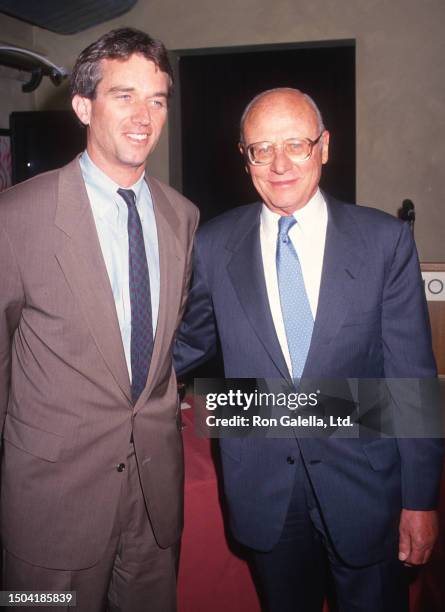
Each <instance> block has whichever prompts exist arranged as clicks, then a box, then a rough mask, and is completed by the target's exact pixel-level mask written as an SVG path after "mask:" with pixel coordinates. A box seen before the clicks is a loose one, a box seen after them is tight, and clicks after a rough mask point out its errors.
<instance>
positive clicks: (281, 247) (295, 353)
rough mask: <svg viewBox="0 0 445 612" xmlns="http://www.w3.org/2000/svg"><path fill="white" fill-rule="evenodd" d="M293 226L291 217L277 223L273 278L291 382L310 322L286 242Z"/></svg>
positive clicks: (294, 261)
mask: <svg viewBox="0 0 445 612" xmlns="http://www.w3.org/2000/svg"><path fill="white" fill-rule="evenodd" d="M296 222H297V221H296V219H295V217H293V216H290V217H280V220H279V222H278V240H277V277H278V288H279V291H280V302H281V312H282V314H283V321H284V327H285V329H286V337H287V345H288V347H289V353H290V358H291V362H292V378H301V374H302V373H303V369H304V364H305V363H306V358H307V354H308V352H309V346H310V344H311V338H312V330H313V328H314V318H313V316H312V311H311V307H310V304H309V299H308V296H307V293H306V287H305V286H304V279H303V274H302V271H301V265H300V260H299V259H298V255H297V252H296V251H295V249H294V246H293V244H292V242H291V240H290V238H289V230H290V228H291V227H292V226H293V225H295V223H296Z"/></svg>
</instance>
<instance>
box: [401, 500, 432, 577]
mask: <svg viewBox="0 0 445 612" xmlns="http://www.w3.org/2000/svg"><path fill="white" fill-rule="evenodd" d="M437 533H438V519H437V512H436V511H434V510H405V509H402V513H401V515H400V524H399V536H400V539H399V559H400V561H404V563H405V565H422V564H423V563H426V562H427V561H428V559H429V558H430V555H431V551H432V549H433V546H434V542H435V541H436V538H437Z"/></svg>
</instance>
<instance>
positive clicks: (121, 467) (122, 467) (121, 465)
mask: <svg viewBox="0 0 445 612" xmlns="http://www.w3.org/2000/svg"><path fill="white" fill-rule="evenodd" d="M116 470H117V471H118V472H123V471H124V470H125V463H119V465H116Z"/></svg>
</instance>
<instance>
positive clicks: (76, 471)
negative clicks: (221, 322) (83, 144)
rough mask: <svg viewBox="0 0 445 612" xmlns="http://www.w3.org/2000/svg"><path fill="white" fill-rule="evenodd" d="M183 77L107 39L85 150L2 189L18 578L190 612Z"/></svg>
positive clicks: (84, 115)
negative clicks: (181, 357)
mask: <svg viewBox="0 0 445 612" xmlns="http://www.w3.org/2000/svg"><path fill="white" fill-rule="evenodd" d="M171 85H172V74H171V67H170V65H169V62H168V59H167V55H166V51H165V48H164V46H163V45H162V43H160V42H158V41H155V40H153V39H151V38H150V37H149V36H148V35H147V34H145V33H143V32H140V31H138V30H133V29H128V28H125V29H119V30H114V31H112V32H110V33H108V34H106V35H104V36H102V37H101V38H100V39H99V40H98V41H96V42H95V43H93V44H92V45H90V46H89V47H87V48H86V49H85V50H84V51H83V52H82V53H81V55H80V56H79V58H78V60H77V63H76V65H75V67H74V70H73V74H72V79H71V91H72V103H73V108H74V110H75V112H76V114H77V116H78V118H79V119H80V121H81V122H82V123H83V124H84V125H85V126H87V149H86V151H85V152H84V153H83V154H82V155H80V157H79V158H76V159H75V160H74V161H72V162H71V163H70V164H68V165H67V166H65V167H63V168H61V169H59V170H55V171H52V172H49V173H46V174H43V175H40V176H38V177H35V178H34V179H32V180H30V181H27V182H26V183H23V184H21V185H19V186H17V187H14V188H13V189H11V190H9V191H8V192H6V193H5V194H3V195H2V198H1V200H0V235H1V236H0V262H1V263H0V408H1V422H2V426H3V464H2V491H1V511H2V523H1V529H2V540H3V546H4V568H3V574H4V587H3V588H5V589H9V590H39V591H76V592H77V609H78V610H81V611H86V610H88V611H99V610H103V609H105V607H106V606H108V609H109V610H113V611H117V610H119V611H128V612H130V611H131V612H138V611H139V610H141V611H142V610H144V611H146V610H150V612H170V611H173V610H175V609H176V602H175V565H176V552H177V543H178V540H179V537H180V534H181V529H182V501H183V500H182V496H183V453H182V441H181V433H180V426H179V403H178V398H177V389H176V378H175V374H174V372H173V369H172V359H171V347H172V341H173V336H174V333H175V330H176V328H177V326H178V323H179V321H180V319H181V315H182V311H183V308H184V304H185V299H186V293H187V288H188V284H189V278H190V257H191V245H192V239H193V235H194V232H195V229H196V226H197V222H198V213H197V210H196V208H195V207H194V206H193V205H192V204H191V203H190V202H188V201H187V200H186V199H185V198H183V197H182V196H180V195H179V194H178V193H176V192H175V191H174V190H172V189H171V188H169V187H167V186H166V185H163V184H162V183H160V182H159V181H157V180H155V179H153V178H151V177H150V178H149V177H145V176H144V170H145V162H146V159H147V157H148V156H149V155H150V153H151V151H152V150H153V148H154V147H155V145H156V143H157V141H158V139H159V136H160V133H161V130H162V127H163V125H164V123H165V120H166V117H167V101H168V97H169V94H170V89H171ZM51 609H54V608H51Z"/></svg>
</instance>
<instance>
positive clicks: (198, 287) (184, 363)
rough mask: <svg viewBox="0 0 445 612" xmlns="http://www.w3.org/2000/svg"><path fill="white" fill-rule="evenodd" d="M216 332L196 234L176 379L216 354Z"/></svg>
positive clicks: (178, 340) (177, 344) (176, 353)
mask: <svg viewBox="0 0 445 612" xmlns="http://www.w3.org/2000/svg"><path fill="white" fill-rule="evenodd" d="M216 343H217V332H216V324H215V317H214V313H213V303H212V297H211V295H210V291H209V288H208V280H207V275H206V266H205V260H204V259H203V257H202V253H201V245H200V239H199V233H198V236H197V238H196V240H195V246H194V249H193V275H192V285H191V289H190V293H189V297H188V301H187V306H186V310H185V315H184V318H183V320H182V323H181V325H180V327H179V330H178V333H177V335H176V341H175V348H174V364H175V369H176V373H177V374H178V375H179V376H180V375H182V374H185V373H186V372H188V371H189V370H191V369H193V368H195V367H197V366H198V365H200V364H201V363H204V362H205V361H207V360H208V359H210V358H211V357H212V356H213V355H214V354H215V351H216Z"/></svg>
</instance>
